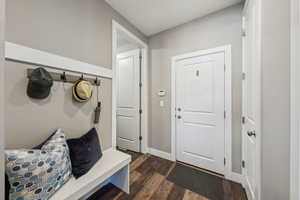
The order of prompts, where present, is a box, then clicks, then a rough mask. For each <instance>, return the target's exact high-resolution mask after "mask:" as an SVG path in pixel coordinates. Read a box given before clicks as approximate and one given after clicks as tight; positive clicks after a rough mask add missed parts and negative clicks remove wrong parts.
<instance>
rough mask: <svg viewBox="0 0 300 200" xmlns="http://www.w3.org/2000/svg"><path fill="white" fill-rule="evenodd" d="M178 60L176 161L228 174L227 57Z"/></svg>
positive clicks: (208, 56) (199, 57) (215, 55)
mask: <svg viewBox="0 0 300 200" xmlns="http://www.w3.org/2000/svg"><path fill="white" fill-rule="evenodd" d="M224 55H225V54H224V52H222V53H212V54H207V55H201V56H196V57H191V58H187V59H183V60H179V61H176V63H175V66H176V159H177V160H179V161H182V162H185V163H188V164H192V165H194V166H197V167H200V168H204V169H207V170H211V171H214V172H217V173H220V174H224V152H225V150H224V144H225V141H224V139H225V137H224V132H225V130H224V126H225V120H224V106H225V103H224V102H225V88H224V86H225V77H224V76H225V72H224V62H225V56H224Z"/></svg>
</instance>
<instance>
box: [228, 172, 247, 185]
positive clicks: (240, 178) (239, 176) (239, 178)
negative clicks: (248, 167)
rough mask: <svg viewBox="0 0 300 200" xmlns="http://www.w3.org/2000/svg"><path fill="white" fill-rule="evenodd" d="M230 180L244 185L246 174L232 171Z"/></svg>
mask: <svg viewBox="0 0 300 200" xmlns="http://www.w3.org/2000/svg"><path fill="white" fill-rule="evenodd" d="M228 179H229V180H231V181H233V182H236V183H240V184H242V186H243V187H244V183H245V182H244V176H243V175H242V174H239V173H236V172H231V174H230V177H228Z"/></svg>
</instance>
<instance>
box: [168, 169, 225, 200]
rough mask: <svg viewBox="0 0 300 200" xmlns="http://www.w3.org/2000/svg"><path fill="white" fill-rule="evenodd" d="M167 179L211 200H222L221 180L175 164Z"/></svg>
mask: <svg viewBox="0 0 300 200" xmlns="http://www.w3.org/2000/svg"><path fill="white" fill-rule="evenodd" d="M167 179H168V180H169V181H171V182H173V183H175V184H177V185H179V186H181V187H184V188H186V189H189V190H191V191H193V192H195V193H198V194H200V195H202V196H204V197H207V198H208V199H211V200H223V199H224V189H223V179H222V178H220V177H217V176H214V175H211V174H207V173H205V172H201V171H199V170H196V169H193V168H191V167H187V166H185V165H182V164H179V163H177V164H176V166H175V167H174V169H173V170H172V171H171V172H170V174H169V176H168V177H167Z"/></svg>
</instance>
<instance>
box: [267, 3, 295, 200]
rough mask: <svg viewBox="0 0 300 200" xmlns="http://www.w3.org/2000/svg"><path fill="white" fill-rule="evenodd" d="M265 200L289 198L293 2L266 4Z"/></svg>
mask: <svg viewBox="0 0 300 200" xmlns="http://www.w3.org/2000/svg"><path fill="white" fill-rule="evenodd" d="M262 69H263V71H262V199H263V200H283V199H289V175H290V0H285V1H282V0H263V1H262Z"/></svg>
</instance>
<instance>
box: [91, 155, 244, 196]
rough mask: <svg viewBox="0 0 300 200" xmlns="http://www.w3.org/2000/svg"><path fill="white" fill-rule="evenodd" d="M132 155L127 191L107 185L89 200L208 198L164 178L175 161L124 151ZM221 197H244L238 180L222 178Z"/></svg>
mask: <svg viewBox="0 0 300 200" xmlns="http://www.w3.org/2000/svg"><path fill="white" fill-rule="evenodd" d="M125 153H128V154H130V155H131V156H132V162H131V164H130V194H125V193H124V192H122V191H120V190H119V189H118V188H116V187H115V186H113V185H112V184H109V185H107V186H105V187H104V188H102V189H101V190H99V191H98V192H96V193H95V194H94V195H92V196H91V197H90V198H89V200H102V199H103V200H131V199H134V200H208V198H206V197H204V196H200V195H199V194H197V193H194V192H192V191H190V190H188V189H186V188H183V187H180V186H179V185H176V184H174V183H172V182H170V181H169V180H167V179H166V177H167V176H168V174H169V173H170V171H171V170H172V169H173V168H174V166H175V164H176V163H175V162H171V161H168V160H165V159H161V158H158V157H155V156H152V155H143V154H140V153H134V152H130V151H125ZM223 189H224V198H223V199H220V200H247V197H246V195H245V192H244V189H243V188H242V186H241V185H240V184H238V183H234V182H231V181H228V180H225V179H223Z"/></svg>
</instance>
